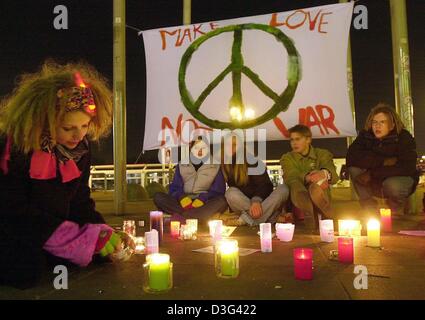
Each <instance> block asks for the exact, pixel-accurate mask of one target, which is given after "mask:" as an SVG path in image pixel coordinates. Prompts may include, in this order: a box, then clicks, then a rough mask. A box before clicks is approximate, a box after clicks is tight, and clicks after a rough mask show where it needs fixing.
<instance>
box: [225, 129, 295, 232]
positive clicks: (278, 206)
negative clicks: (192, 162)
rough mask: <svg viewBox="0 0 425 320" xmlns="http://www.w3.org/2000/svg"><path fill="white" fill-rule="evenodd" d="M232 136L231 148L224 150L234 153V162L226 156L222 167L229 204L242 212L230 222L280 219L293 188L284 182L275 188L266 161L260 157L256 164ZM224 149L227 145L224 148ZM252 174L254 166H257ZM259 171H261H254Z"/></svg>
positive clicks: (237, 223)
mask: <svg viewBox="0 0 425 320" xmlns="http://www.w3.org/2000/svg"><path fill="white" fill-rule="evenodd" d="M238 140H240V139H238V137H236V136H233V137H232V144H231V150H224V152H223V154H225V153H226V152H229V153H230V154H231V161H229V162H231V163H227V162H228V161H226V160H223V163H222V170H223V173H224V177H225V179H226V182H227V185H228V187H229V188H228V189H227V191H226V194H225V196H226V199H227V203H228V204H229V207H230V208H231V209H232V211H233V212H234V213H236V214H237V215H239V217H238V218H237V219H233V220H231V219H228V220H227V221H226V222H225V223H226V224H227V225H236V226H241V225H250V226H254V225H259V224H260V223H264V222H272V223H274V222H276V220H277V218H278V217H279V215H280V214H281V213H282V209H283V204H284V203H285V201H286V200H287V199H288V197H289V189H288V187H287V186H286V185H285V184H281V185H279V186H277V187H276V189H275V190H273V183H272V182H271V180H270V177H269V175H268V173H267V168H266V165H265V164H264V162H262V161H261V160H260V159H258V162H257V163H256V164H250V163H248V161H247V157H248V156H249V155H247V152H246V151H245V149H244V148H241V146H242V145H243V144H242V143H241V142H240V141H238ZM223 149H224V148H223ZM238 153H239V154H242V153H243V157H242V159H244V161H243V163H238V162H240V161H238V159H237V158H238ZM254 168H256V169H255V170H253V173H252V174H250V173H249V171H250V169H254ZM254 171H257V172H254Z"/></svg>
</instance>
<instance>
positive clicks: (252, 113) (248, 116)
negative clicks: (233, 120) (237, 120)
mask: <svg viewBox="0 0 425 320" xmlns="http://www.w3.org/2000/svg"><path fill="white" fill-rule="evenodd" d="M254 118H255V111H254V109H251V108H247V109H245V119H254Z"/></svg>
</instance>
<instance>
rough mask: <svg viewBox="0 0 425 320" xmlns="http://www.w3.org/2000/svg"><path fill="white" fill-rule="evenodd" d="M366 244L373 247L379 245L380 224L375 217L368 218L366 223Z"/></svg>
mask: <svg viewBox="0 0 425 320" xmlns="http://www.w3.org/2000/svg"><path fill="white" fill-rule="evenodd" d="M367 245H368V246H369V247H374V248H378V247H380V246H381V225H380V223H379V221H378V220H376V219H370V220H369V221H368V223H367Z"/></svg>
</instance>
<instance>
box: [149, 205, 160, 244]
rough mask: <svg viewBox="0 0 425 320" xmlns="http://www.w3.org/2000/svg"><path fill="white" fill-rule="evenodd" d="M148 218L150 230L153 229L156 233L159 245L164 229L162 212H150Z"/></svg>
mask: <svg viewBox="0 0 425 320" xmlns="http://www.w3.org/2000/svg"><path fill="white" fill-rule="evenodd" d="M149 218H150V227H151V230H153V229H155V230H156V231H158V241H159V243H161V241H162V236H163V228H164V222H163V213H162V211H151V212H150V214H149Z"/></svg>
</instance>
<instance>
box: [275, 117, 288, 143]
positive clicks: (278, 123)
mask: <svg viewBox="0 0 425 320" xmlns="http://www.w3.org/2000/svg"><path fill="white" fill-rule="evenodd" d="M273 122H274V124H275V126H276V128H277V129H278V130H279V131H280V133H281V134H282V135H283V136H284V137H285V138H289V132H288V129H286V127H285V125H284V124H283V122H282V120H280V118H278V117H276V118H274V119H273Z"/></svg>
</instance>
